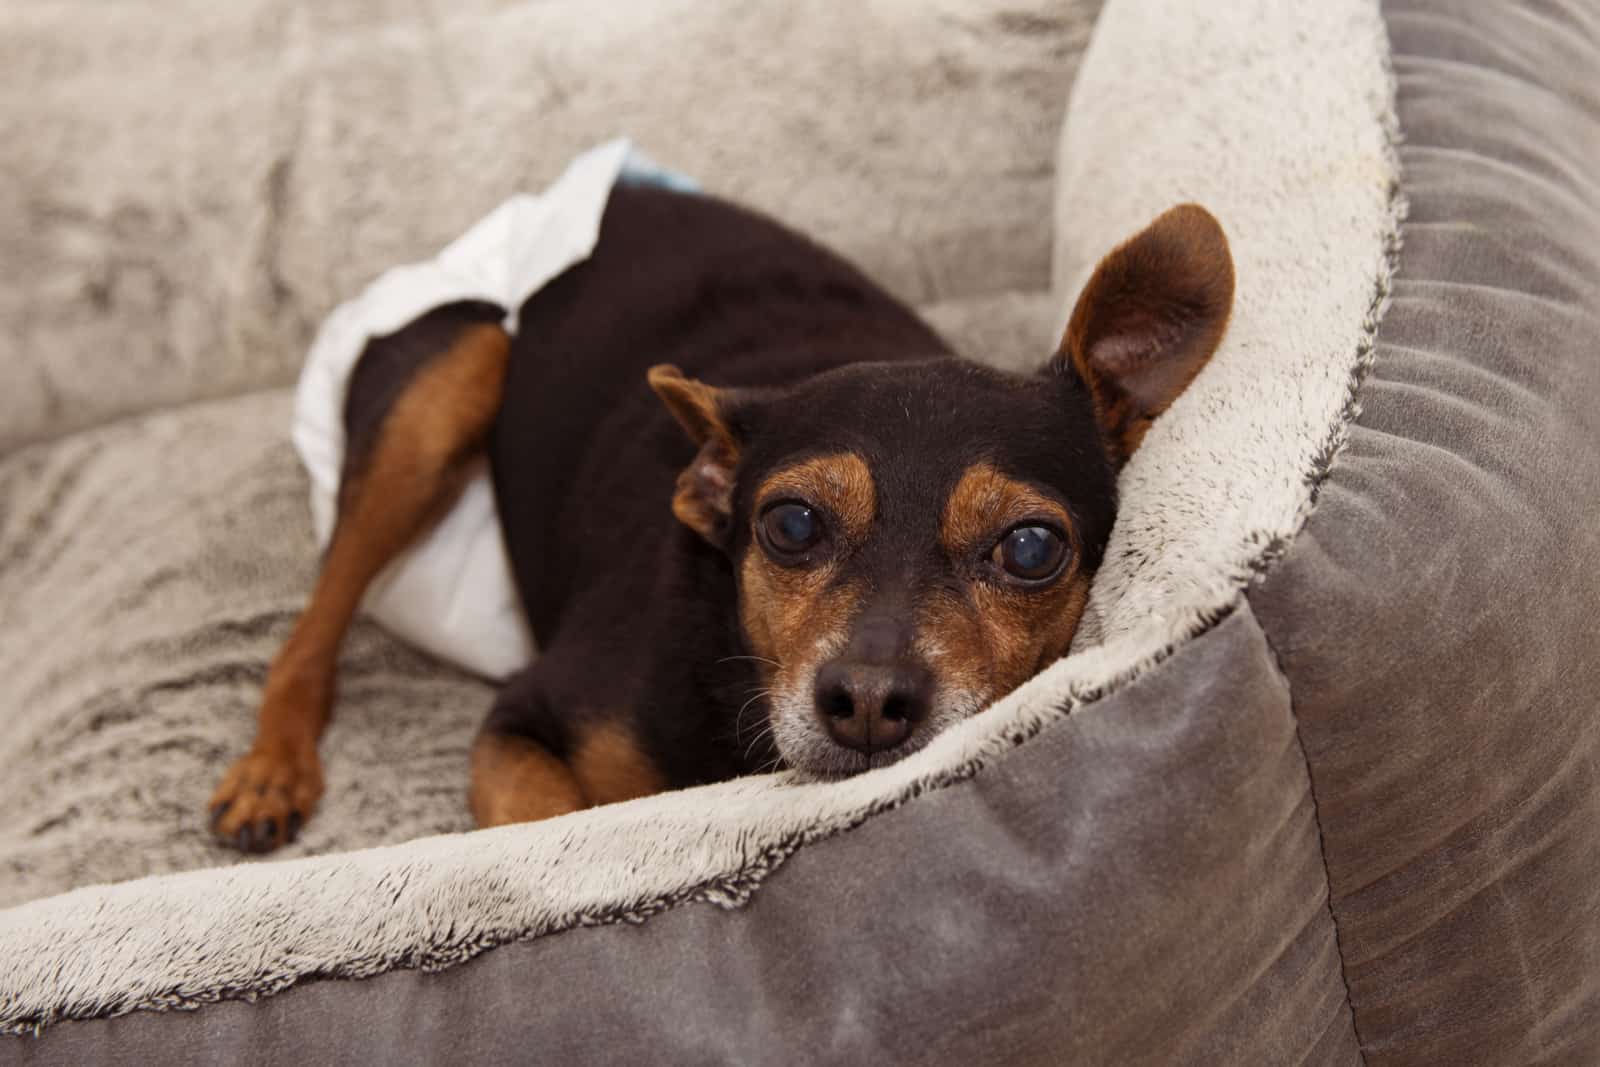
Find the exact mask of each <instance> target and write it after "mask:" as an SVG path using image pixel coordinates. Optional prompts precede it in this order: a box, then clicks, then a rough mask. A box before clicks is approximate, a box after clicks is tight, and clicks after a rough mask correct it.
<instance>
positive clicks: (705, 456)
mask: <svg viewBox="0 0 1600 1067" xmlns="http://www.w3.org/2000/svg"><path fill="white" fill-rule="evenodd" d="M645 378H646V380H647V381H648V382H649V383H650V388H651V389H653V390H655V394H656V395H657V396H659V397H660V398H661V402H662V403H663V404H665V405H666V406H667V410H668V411H670V412H671V413H672V417H673V418H675V419H677V420H678V425H680V426H682V427H683V429H684V432H685V433H687V434H688V435H689V440H691V441H693V442H694V443H695V444H696V445H698V446H699V449H700V451H699V453H698V454H696V455H695V457H694V460H693V462H691V463H690V464H689V466H687V467H685V468H684V470H683V473H681V474H679V475H678V488H677V492H676V493H674V494H673V497H672V513H673V514H674V515H675V516H677V518H678V521H679V522H681V523H683V524H684V525H685V526H687V527H689V529H691V530H693V531H694V532H695V533H697V534H699V535H700V536H701V537H703V538H705V539H706V541H708V542H709V543H710V544H712V545H714V546H715V547H717V548H721V549H726V548H727V547H728V531H729V529H730V527H731V526H732V522H733V481H734V470H735V468H737V467H738V465H739V442H738V439H737V438H736V437H735V436H734V434H733V431H732V429H730V427H729V423H728V408H729V403H728V402H729V400H730V393H729V391H728V390H726V389H717V388H714V387H712V386H709V385H707V384H705V383H704V382H699V381H695V380H694V379H693V378H685V377H684V376H683V372H682V371H680V370H679V369H678V368H677V367H675V366H673V365H672V364H671V363H658V364H656V365H655V366H654V367H651V368H650V369H649V371H647V372H646V374H645Z"/></svg>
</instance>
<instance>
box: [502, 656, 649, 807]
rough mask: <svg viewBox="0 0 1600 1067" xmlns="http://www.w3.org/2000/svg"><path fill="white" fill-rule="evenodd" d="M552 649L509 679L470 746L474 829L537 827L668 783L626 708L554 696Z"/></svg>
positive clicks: (643, 794)
mask: <svg viewBox="0 0 1600 1067" xmlns="http://www.w3.org/2000/svg"><path fill="white" fill-rule="evenodd" d="M561 655H562V650H561V649H560V648H559V647H557V648H553V649H549V650H546V656H545V658H544V659H541V660H540V661H539V662H537V663H535V664H533V665H532V666H531V667H528V668H527V669H525V670H524V671H522V673H520V674H518V675H516V676H515V677H513V678H512V679H511V680H510V681H509V682H508V683H506V685H505V687H504V688H502V689H501V690H500V693H499V696H498V697H497V698H496V700H495V704H494V708H493V709H492V710H491V711H490V712H489V717H488V718H487V719H486V720H484V724H483V728H482V729H481V730H479V732H478V738H477V740H476V741H475V742H473V746H472V787H471V793H470V799H471V804H472V815H473V818H475V819H476V820H477V823H478V825H479V826H482V827H488V826H503V825H505V824H507V823H518V822H535V821H537V820H539V819H548V818H551V817H553V816H556V815H565V814H567V813H568V812H572V811H577V810H579V809H580V808H587V807H592V806H594V805H597V804H613V803H616V802H618V801H623V800H632V799H634V798H636V797H643V796H649V795H651V794H653V793H659V792H661V791H662V790H663V789H666V788H668V785H669V782H668V780H667V776H666V775H665V774H664V773H663V772H662V771H661V769H660V768H659V767H658V766H657V764H656V761H655V760H654V759H653V758H651V756H650V755H649V753H648V751H647V749H646V747H645V746H644V745H643V744H642V743H641V739H640V737H639V734H638V731H637V730H636V729H635V727H634V725H633V719H632V716H630V715H629V714H627V711H626V709H624V708H603V707H597V706H594V705H588V704H584V703H583V702H582V700H581V698H580V699H579V700H577V701H573V700H562V699H560V698H559V697H556V696H554V695H553V694H552V693H551V691H550V690H549V689H548V688H547V686H546V684H545V681H544V679H545V676H546V675H547V673H548V672H549V670H550V667H551V665H552V664H553V663H554V662H556V661H557V660H558V659H559V657H560V656H561Z"/></svg>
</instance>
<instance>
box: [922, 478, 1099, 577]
mask: <svg viewBox="0 0 1600 1067" xmlns="http://www.w3.org/2000/svg"><path fill="white" fill-rule="evenodd" d="M1041 518H1047V519H1049V520H1051V521H1052V522H1053V523H1054V524H1055V525H1057V526H1060V527H1061V529H1062V530H1063V531H1065V532H1066V534H1067V536H1068V538H1069V540H1071V541H1072V542H1073V544H1074V547H1075V546H1076V542H1077V537H1076V535H1075V533H1074V532H1073V529H1072V518H1071V516H1069V515H1068V514H1067V510H1066V509H1065V508H1063V507H1062V506H1061V505H1060V504H1059V503H1057V502H1056V501H1054V500H1052V499H1050V498H1049V497H1047V496H1045V495H1044V494H1043V493H1041V492H1039V491H1038V490H1037V489H1035V488H1033V487H1032V486H1030V485H1028V484H1026V483H1024V482H1019V481H1017V480H1015V479H1013V478H1008V477H1006V476H1005V475H1004V474H1002V473H1001V472H1000V471H999V469H997V468H996V467H994V466H993V465H992V464H989V463H975V464H973V465H972V466H970V467H968V468H967V470H966V473H964V474H963V475H962V476H961V480H960V481H959V482H957V483H956V487H955V489H953V490H951V492H950V497H949V499H948V500H946V501H945V505H944V515H943V518H942V520H941V522H940V524H939V540H940V541H941V542H942V543H943V545H944V548H945V551H946V552H948V553H950V554H951V556H955V557H959V556H963V555H966V554H967V553H969V552H974V551H977V550H978V549H980V548H986V547H988V546H987V545H986V544H983V543H982V542H986V541H987V542H992V541H993V539H995V538H997V537H999V536H1000V535H1001V534H1003V533H1005V531H1006V528H1007V527H1008V526H1010V525H1012V524H1013V523H1017V522H1022V521H1024V520H1026V519H1041Z"/></svg>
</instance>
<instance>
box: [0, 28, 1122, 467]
mask: <svg viewBox="0 0 1600 1067" xmlns="http://www.w3.org/2000/svg"><path fill="white" fill-rule="evenodd" d="M1098 6H1099V4H1098V0H1072V2H1070V3H1058V2H1055V0H1013V2H1011V3H1008V4H1006V5H1004V6H1003V7H1000V8H996V7H994V6H993V5H991V4H987V3H983V2H981V0H936V2H920V3H906V2H903V0H890V2H881V3H872V4H868V5H865V6H857V7H851V8H849V9H848V14H846V9H844V8H838V7H835V6H832V5H808V4H783V3H768V4H747V3H743V2H740V0H717V2H714V3H712V2H707V0H668V2H663V0H647V2H637V0H636V2H615V3H608V4H604V5H601V6H599V7H596V6H595V5H593V4H584V3H571V2H567V3H542V2H541V3H533V2H527V0H474V2H472V3H468V4H452V5H445V6H437V5H429V4H424V5H421V6H417V5H412V4H400V3H394V2H389V0H362V2H359V3H349V2H345V3H340V4H338V5H332V6H330V5H306V4H300V3H293V2H291V0H235V2H230V3H227V4H212V3H206V2H204V0H189V2H185V3H180V4H178V5H176V6H174V5H173V4H171V3H161V4H156V3H152V2H149V0H146V2H143V3H125V4H115V5H109V6H105V5H96V6H91V7H84V6H81V5H75V4H65V5H63V4H59V3H55V2H54V0H12V2H10V3H7V4H5V5H4V6H3V7H0V144H4V145H6V151H5V152H3V153H0V452H4V451H6V450H8V449H10V448H13V447H16V446H17V445H19V444H20V443H22V442H26V441H32V440H38V439H41V438H44V437H48V436H53V435H55V434H59V433H62V432H64V431H66V430H69V429H73V428H77V427H82V426H87V425H92V424H95V423H98V422H101V421H104V420H105V419H107V418H109V417H114V416H116V415H120V414H124V413H129V412H134V411H143V410H148V409H150V408H151V407H154V406H159V405H164V404H172V403H179V402H184V401H189V400H194V399H197V398H203V397H216V396H225V395H229V394H232V393H237V392H239V391H241V390H244V389H250V388H260V387H264V386H269V385H287V384H290V383H291V382H292V381H293V378H294V373H295V371H296V369H297V368H298V366H299V363H300V360H301V357H302V355H303V353H304V352H305V348H306V345H307V344H308V343H309V342H310V340H311V334H312V331H313V329H314V328H315V326H316V324H317V323H318V322H319V321H321V319H322V317H323V316H324V315H326V314H327V312H328V311H330V310H331V309H332V308H333V307H334V305H335V304H337V303H338V302H339V301H341V300H344V299H346V298H348V297H350V296H351V295H353V294H354V293H356V292H358V291H359V290H360V288H361V287H362V286H363V285H365V284H366V283H367V282H368V281H370V280H371V279H372V278H373V277H374V276H375V275H377V274H378V273H379V272H380V271H382V270H384V269H385V268H387V267H389V266H392V265H394V264H396V263H408V262H414V261H416V260H420V259H425V258H427V257H429V256H432V255H433V254H434V253H435V252H436V251H437V250H438V249H439V248H440V247H442V246H443V245H444V243H445V242H446V241H448V240H450V239H451V238H453V237H454V236H456V235H457V234H459V233H461V232H462V230H464V229H465V228H466V227H467V226H468V225H469V224H470V223H471V222H472V221H473V220H474V219H477V218H480V217H481V216H482V215H483V214H484V213H486V212H487V211H488V210H489V209H490V208H492V207H493V206H494V205H496V204H498V203H500V202H501V201H502V200H504V199H505V198H506V197H507V196H510V195H511V194H513V193H516V192H522V191H527V190H531V189H539V188H542V187H544V186H545V185H547V184H548V183H549V182H550V181H551V180H552V179H553V178H554V177H555V176H556V174H557V173H558V172H559V171H560V169H561V168H562V167H563V166H564V165H565V164H566V162H567V161H568V160H570V159H571V158H572V157H573V156H574V155H576V154H577V153H578V152H579V151H580V150H582V149H584V148H587V147H589V146H590V145H593V144H595V143H596V142H598V141H600V140H603V139H604V138H606V137H610V136H616V135H628V136H632V137H633V138H635V139H636V140H637V141H638V142H639V143H640V145H641V146H642V147H644V148H645V149H646V150H648V151H650V152H653V153H656V154H658V155H659V156H660V157H661V158H662V161H663V162H664V163H669V164H671V165H674V166H677V167H679V168H681V169H683V170H684V171H686V172H687V173H690V174H692V175H694V176H696V177H698V178H700V179H701V180H702V181H703V182H704V184H705V185H706V187H707V188H708V189H710V190H711V191H713V192H717V193H722V194H726V195H730V196H732V197H734V198H736V199H739V200H742V201H745V202H748V203H751V204H753V205H755V206H757V207H760V208H763V209H765V210H767V211H770V212H772V213H774V214H775V215H777V216H778V217H779V218H781V219H783V220H785V221H787V222H790V223H792V224H795V225H798V226H799V227H800V228H802V229H804V230H805V231H807V232H809V233H814V234H816V235H817V236H819V237H821V238H822V239H823V240H825V241H827V242H829V243H830V244H832V245H835V246H836V247H838V248H840V249H841V250H842V251H844V252H845V253H846V254H848V255H850V256H851V257H853V258H855V259H857V260H859V261H860V262H861V263H862V264H863V265H865V266H866V267H867V268H868V269H869V270H871V271H872V272H873V273H874V274H875V275H876V276H877V277H879V278H880V279H882V280H883V281H884V282H885V283H887V284H888V286H889V287H890V288H891V289H892V290H893V291H895V292H896V293H898V294H899V295H901V296H903V297H905V298H906V299H908V300H911V301H913V302H917V303H922V302H929V301H934V300H938V299H943V298H946V297H959V296H970V295H979V294H984V293H999V292H1005V291H1008V290H1012V289H1026V288H1043V287H1044V284H1045V280H1046V278H1047V275H1048V272H1049V257H1050V228H1049V225H1048V219H1049V214H1050V201H1051V196H1052V193H1053V189H1054V184H1053V167H1052V166H1051V160H1050V151H1051V145H1052V143H1053V132H1054V130H1055V129H1056V126H1057V124H1058V123H1059V121H1060V109H1061V100H1062V98H1063V97H1064V95H1065V93H1066V90H1067V86H1068V85H1069V84H1070V82H1071V78H1072V73H1073V70H1074V68H1075V66H1076V59H1077V56H1078V55H1079V53H1080V52H1081V51H1082V48H1083V42H1084V39H1085V36H1086V34H1087V32H1088V28H1089V25H1090V23H1091V22H1092V20H1093V15H1094V12H1095V10H1096V9H1097V8H1098Z"/></svg>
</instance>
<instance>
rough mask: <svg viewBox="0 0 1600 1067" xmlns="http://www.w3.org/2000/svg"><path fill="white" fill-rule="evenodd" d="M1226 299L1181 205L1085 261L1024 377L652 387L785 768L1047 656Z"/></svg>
mask: <svg viewBox="0 0 1600 1067" xmlns="http://www.w3.org/2000/svg"><path fill="white" fill-rule="evenodd" d="M1232 301H1233V264H1232V259H1231V257H1230V255H1229V253H1228V245H1227V240H1226V238H1225V237H1224V236H1223V233H1222V230H1221V228H1220V227H1219V226H1218V225H1217V222H1216V220H1215V219H1213V218H1212V217H1211V216H1210V215H1209V214H1208V213H1207V212H1206V211H1204V210H1203V209H1201V208H1199V207H1195V206H1193V205H1185V206H1182V207H1178V208H1174V209H1172V210H1171V211H1168V212H1167V213H1166V214H1164V215H1162V216H1161V217H1160V218H1158V219H1157V220H1156V221H1155V222H1154V223H1152V224H1151V225H1150V226H1149V227H1148V228H1147V229H1145V230H1144V231H1142V232H1141V233H1139V234H1138V235H1137V236H1135V237H1134V238H1133V239H1131V240H1130V241H1128V242H1127V243H1126V244H1124V245H1122V246H1121V247H1119V248H1117V249H1116V250H1115V251H1113V252H1112V253H1111V254H1110V255H1108V256H1107V257H1106V258H1105V260H1104V261H1102V262H1101V263H1100V265H1099V267H1098V268H1097V269H1096V271H1095V273H1094V275H1093V277H1092V278H1091V279H1090V281H1089V283H1088V285H1087V286H1086V287H1085V288H1084V291H1083V293H1082V294H1081V295H1080V296H1079V298H1078V302H1077V305H1076V306H1075V308H1074V310H1073V313H1072V317H1071V320H1070V322H1069V325H1068V326H1067V330H1066V334H1065V336H1064V337H1063V339H1062V343H1061V348H1060V351H1059V352H1058V353H1057V354H1056V356H1055V357H1054V359H1053V360H1052V361H1051V362H1050V365H1049V367H1048V368H1047V369H1046V371H1045V372H1044V373H1042V374H1040V375H1035V376H1021V375H1013V374H1004V373H1001V372H998V371H994V370H989V369H986V368H983V367H980V366H977V365H975V364H971V363H967V362H964V361H960V360H955V359H934V360H928V361H920V362H891V363H855V364H849V365H846V366H843V367H840V368H838V369H836V370H832V371H828V372H826V373H823V374H819V375H817V376H815V377H813V378H810V379H808V380H805V381H803V382H800V383H799V384H797V385H794V386H791V387H788V388H784V389H781V390H767V389H763V390H741V389H717V388H714V387H712V386H709V385H706V384H704V383H701V382H697V381H692V380H689V379H686V378H684V377H683V376H682V375H681V374H680V373H679V372H678V371H677V368H675V367H671V366H658V367H655V368H652V370H651V372H650V384H651V386H652V387H653V388H654V389H655V391H656V392H657V393H658V394H659V395H660V397H661V398H662V400H663V401H664V402H665V403H666V405H667V407H668V408H669V409H670V410H671V412H672V414H673V415H674V416H675V417H676V418H677V420H678V421H679V422H680V423H681V424H682V425H683V427H684V429H685V430H686V431H687V432H688V434H689V435H690V437H691V438H692V439H693V440H694V442H695V443H696V444H697V445H698V446H699V453H698V454H697V455H696V457H695V459H694V461H693V462H692V463H691V464H690V466H689V467H688V468H687V469H685V470H684V472H683V473H682V475H681V476H680V477H679V479H678V487H677V493H676V496H675V497H674V500H673V511H674V513H675V514H676V515H677V517H678V519H679V520H680V521H682V522H683V523H684V524H685V525H687V526H688V527H690V528H691V529H693V530H694V531H696V532H697V533H699V534H700V536H702V537H703V538H705V539H706V540H707V541H709V542H710V543H712V544H713V545H715V546H717V547H718V548H720V549H722V550H723V551H725V552H726V553H727V554H728V556H729V558H730V559H731V560H732V562H733V568H734V572H735V576H736V580H737V583H738V588H739V615H740V622H741V623H742V627H743V632H744V635H745V639H746V641H747V643H748V645H749V651H750V652H751V653H752V655H753V656H755V657H758V658H759V660H760V662H761V663H762V665H763V674H764V681H765V684H766V686H767V689H768V694H769V696H768V716H769V721H770V725H771V729H772V737H773V740H774V742H775V744H776V746H777V749H778V751H779V753H780V754H781V755H782V756H783V758H784V760H785V761H786V762H787V763H788V764H789V765H790V766H792V767H795V768H796V769H798V770H801V771H802V772H806V773H809V774H812V775H817V776H838V775H843V774H850V773H854V772H856V771H860V770H865V769H867V768H869V767H876V766H881V765H884V764H887V763H891V762H893V761H894V760H896V759H899V758H901V757H902V756H904V755H905V754H907V753H909V752H911V751H913V750H915V749H916V748H918V747H920V746H921V745H922V744H924V743H926V741H927V739H928V738H930V737H931V736H932V735H933V734H935V733H937V732H938V731H939V730H941V729H943V728H944V727H946V726H948V725H950V724H951V723H954V722H956V721H958V720H960V719H962V718H965V717H966V716H968V715H971V714H972V713H974V712H976V711H978V710H979V709H981V708H983V707H984V706H985V705H987V704H988V703H990V702H991V701H993V700H994V699H995V698H997V697H999V696H1001V695H1003V694H1005V693H1007V692H1009V691H1010V690H1011V689H1013V688H1015V687H1016V686H1018V685H1019V684H1021V683H1022V682H1024V681H1026V680H1027V679H1028V678H1030V677H1032V676H1033V675H1034V674H1035V673H1037V672H1038V671H1039V670H1041V669H1042V668H1044V667H1045V666H1047V665H1048V664H1050V663H1051V662H1053V661H1054V660H1055V659H1057V658H1059V657H1060V656H1062V655H1064V654H1065V653H1066V651H1067V648H1068V645H1069V644H1070V643H1071V641H1072V636H1073V633H1074V631H1075V630H1076V629H1077V625H1078V620H1079V618H1080V617H1081V615H1082V613H1083V608H1084V603H1085V601H1086V599H1087V597H1088V592H1089V581H1090V578H1091V576H1092V575H1093V573H1094V571H1095V568H1096V567H1097V566H1098V565H1099V563H1100V558H1101V555H1102V553H1103V552H1104V549H1105V544H1106V540H1107V537H1108V536H1109V534H1110V530H1111V523H1112V519H1113V517H1114V513H1115V505H1116V475H1117V471H1118V469H1119V468H1120V467H1121V465H1122V464H1123V463H1124V462H1126V460H1127V459H1128V457H1129V456H1131V455H1132V454H1133V452H1134V450H1135V449H1137V448H1138V447H1139V443H1140V441H1141V440H1142V439H1143V437H1144V434H1145V431H1146V429H1147V428H1148V427H1149V425H1150V423H1151V420H1153V419H1154V418H1155V417H1156V416H1157V415H1159V414H1160V413H1161V412H1162V411H1164V410H1166V408H1167V407H1168V405H1170V404H1171V403H1172V401H1173V400H1174V399H1175V398H1176V397H1177V396H1178V394H1180V393H1181V392H1182V391H1183V390H1184V389H1185V388H1186V387H1187V386H1188V385H1189V383H1190V382H1191V381H1192V380H1193V379H1194V377H1195V375H1196V374H1198V373H1199V371H1200V369H1201V368H1202V367H1203V366H1204V365H1205V363H1206V361H1207V360H1208V359H1209V358H1210V357H1211V354H1212V352H1213V351H1215V349H1216V347H1217V345H1218V344H1219V343H1220V341H1221V339H1222V334H1223V331H1224V329H1225V327H1226V324H1227V319H1228V313H1229V309H1230V307H1231V305H1232Z"/></svg>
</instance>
